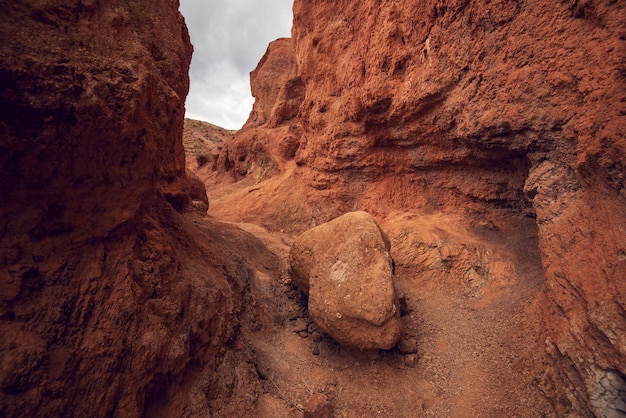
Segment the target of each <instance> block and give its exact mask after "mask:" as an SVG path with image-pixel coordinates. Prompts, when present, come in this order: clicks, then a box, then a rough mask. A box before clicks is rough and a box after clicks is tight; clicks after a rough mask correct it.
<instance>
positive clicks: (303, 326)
mask: <svg viewBox="0 0 626 418" xmlns="http://www.w3.org/2000/svg"><path fill="white" fill-rule="evenodd" d="M307 328H308V321H307V320H306V319H304V318H298V319H296V322H295V324H294V326H293V332H298V333H299V332H301V331H306V330H307Z"/></svg>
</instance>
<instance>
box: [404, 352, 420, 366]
mask: <svg viewBox="0 0 626 418" xmlns="http://www.w3.org/2000/svg"><path fill="white" fill-rule="evenodd" d="M416 364H417V354H407V355H406V356H404V365H405V366H407V367H415V365H416Z"/></svg>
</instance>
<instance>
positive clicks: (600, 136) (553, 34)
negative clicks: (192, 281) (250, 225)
mask: <svg viewBox="0 0 626 418" xmlns="http://www.w3.org/2000/svg"><path fill="white" fill-rule="evenodd" d="M292 34H293V41H292V42H293V45H294V50H295V53H294V61H295V64H292V63H290V64H285V65H280V66H278V67H279V68H278V69H275V67H276V66H277V64H280V63H282V62H288V61H289V60H288V59H286V58H285V57H284V52H283V54H282V55H280V58H279V55H278V54H277V53H276V50H277V47H276V46H274V47H270V48H269V49H268V55H266V57H264V59H263V60H262V61H261V63H260V64H259V68H258V69H257V70H255V72H254V73H253V74H252V91H253V93H254V94H255V96H256V98H257V104H256V105H255V106H256V107H255V110H254V111H253V114H252V115H251V119H250V120H249V122H248V124H247V125H246V126H245V127H244V129H242V131H241V132H240V133H238V134H237V136H236V137H235V140H234V141H233V143H232V144H230V145H229V146H227V147H225V151H224V152H223V155H222V157H221V160H220V161H219V163H220V164H221V165H220V164H218V166H216V167H217V168H218V169H226V170H227V171H231V172H232V171H233V169H234V168H236V167H239V168H240V170H239V171H238V172H237V173H238V176H239V177H238V178H240V177H241V176H243V177H246V176H247V177H248V178H252V177H254V176H252V174H254V173H256V174H258V173H259V170H258V166H259V162H260V161H268V160H270V161H272V162H273V164H274V166H276V167H279V168H280V169H281V172H282V173H284V174H283V176H282V177H281V178H282V180H281V182H280V183H276V182H274V183H271V186H267V191H268V193H267V194H265V195H263V193H262V192H259V194H258V195H257V193H256V192H253V191H254V190H256V189H250V193H248V194H247V196H244V197H243V198H242V199H243V201H244V202H245V203H246V204H247V205H248V207H249V208H250V215H249V217H250V218H252V217H253V216H259V215H258V214H259V213H262V215H261V218H262V219H264V220H265V221H264V222H265V224H266V225H267V226H269V227H273V228H285V227H290V226H291V227H293V226H294V225H296V227H295V228H296V229H298V228H299V229H300V230H301V229H303V228H305V227H306V226H308V225H309V223H310V222H311V221H312V222H313V224H314V223H315V222H317V221H324V220H327V219H329V218H331V217H332V216H336V215H338V214H340V213H342V212H345V211H348V210H354V209H357V208H360V209H367V210H369V211H370V212H374V213H386V212H388V211H392V210H406V209H425V210H441V209H446V208H461V209H462V210H464V211H465V212H466V213H468V214H469V215H472V214H473V215H474V216H476V217H478V218H481V217H489V214H490V213H495V212H498V213H504V214H506V216H509V217H512V218H515V217H521V216H530V217H534V218H536V223H537V226H538V234H539V247H540V251H541V254H542V264H543V268H544V275H545V282H544V285H543V293H542V295H541V296H540V298H539V299H538V300H537V301H536V302H537V306H538V312H537V313H536V315H537V316H538V317H542V318H543V326H544V331H545V332H544V337H545V348H546V350H547V352H548V353H549V354H550V356H551V362H550V364H547V365H546V366H545V367H546V372H547V373H546V377H548V378H547V379H543V382H544V390H545V392H546V394H547V395H548V397H550V398H551V399H552V400H554V402H555V407H556V408H557V410H558V411H559V413H561V414H565V413H571V412H572V411H575V412H576V413H579V414H582V415H587V414H589V415H591V414H596V415H598V416H601V415H602V414H607V413H610V411H612V410H614V409H615V408H618V407H619V405H620V404H619V402H620V401H619V400H620V399H623V397H624V394H625V393H626V382H625V376H626V339H625V337H624V336H625V335H626V320H625V318H626V316H625V308H626V282H625V281H624V277H626V188H625V186H624V164H625V161H626V82H625V78H626V45H625V40H626V35H625V34H626V7H624V4H623V3H622V2H602V1H593V0H592V1H577V0H575V1H564V2H549V1H542V0H532V1H525V2H517V1H509V0H498V1H491V2H486V3H476V2H468V1H451V2H442V1H435V0H430V1H421V2H409V1H402V0H397V1H390V0H389V1H387V0H385V1H366V2H357V1H343V2H325V1H300V0H296V1H295V4H294V27H293V32H292ZM281 43H282V44H284V45H285V46H284V47H283V51H286V49H287V47H288V46H287V44H288V41H287V40H283V41H281ZM294 66H295V68H294ZM266 71H273V72H274V73H275V74H278V76H277V77H276V80H277V84H275V85H274V86H273V87H272V86H267V85H266V83H267V82H268V81H267V80H269V79H271V77H268V76H263V77H261V76H260V75H262V74H264V72H266ZM285 74H289V76H288V77H287V80H288V81H287V82H286V83H284V82H283V80H285ZM279 91H281V92H283V93H281V94H282V95H283V97H284V96H285V93H284V92H285V91H287V92H289V93H291V94H290V97H291V98H292V103H291V104H290V105H289V106H287V107H288V108H289V109H293V108H294V104H293V100H297V101H299V103H300V105H299V110H298V112H297V114H295V112H294V111H292V110H290V111H289V112H287V114H288V116H286V117H283V118H276V117H274V118H273V117H272V116H271V115H272V112H274V111H275V110H276V109H277V108H280V106H279V105H278V104H279V103H280V102H281V100H280V98H279V96H280V95H279V94H278V93H277V92H279ZM287 95H288V94H287ZM260 124H262V126H259V125H260ZM271 129H273V130H274V132H276V134H272V133H271V132H270V130H271ZM287 132H289V135H287ZM261 135H263V136H262V138H264V139H263V140H259V138H260V137H261ZM268 138H269V139H268ZM281 144H282V145H281ZM289 144H292V146H293V149H294V150H296V151H295V152H291V153H283V154H280V153H278V152H276V151H273V150H275V149H277V148H278V147H279V146H283V147H287V145H289ZM233 155H236V156H237V158H233ZM257 155H262V156H263V157H262V159H261V158H260V157H256V156H257ZM291 156H293V160H292V161H290V158H291ZM243 162H245V167H244V166H243V164H242V163H243ZM294 162H295V163H294ZM254 163H256V166H255V165H254ZM255 179H256V180H255V181H258V180H259V177H258V175H257V176H256V177H255ZM258 187H261V191H263V190H264V189H263V187H264V186H263V185H262V184H261V186H258ZM261 195H263V196H264V197H263V196H261ZM288 196H289V197H288ZM260 208H264V211H260ZM216 210H218V209H216ZM494 211H495V212H494ZM538 373H539V372H538ZM542 373H543V372H542ZM539 377H540V376H539V375H538V378H539ZM612 408H613V409H612Z"/></svg>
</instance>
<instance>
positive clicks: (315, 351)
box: [311, 344, 320, 356]
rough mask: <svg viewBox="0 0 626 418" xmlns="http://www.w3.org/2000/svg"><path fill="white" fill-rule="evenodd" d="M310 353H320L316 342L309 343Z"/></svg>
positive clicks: (317, 354) (316, 354) (315, 354)
mask: <svg viewBox="0 0 626 418" xmlns="http://www.w3.org/2000/svg"><path fill="white" fill-rule="evenodd" d="M311 353H312V354H313V355H314V356H319V354H320V348H319V347H318V345H317V344H311Z"/></svg>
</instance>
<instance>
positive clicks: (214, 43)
mask: <svg viewBox="0 0 626 418" xmlns="http://www.w3.org/2000/svg"><path fill="white" fill-rule="evenodd" d="M292 4H293V0H208V1H207V0H180V11H181V12H182V14H183V16H185V21H186V22H187V27H188V28H189V34H190V35H191V43H192V44H193V47H194V52H193V58H192V60H191V69H190V70H189V77H190V78H191V87H190V91H189V95H188V96H187V102H186V109H187V112H186V117H188V118H192V119H200V120H204V121H207V122H211V123H213V124H215V125H218V126H222V127H224V128H228V129H239V128H241V126H242V125H243V123H244V122H245V121H246V120H247V119H248V115H249V114H250V110H252V103H253V102H254V99H253V98H252V96H251V94H250V74H249V73H250V71H252V70H254V68H255V67H256V65H257V63H258V62H259V60H260V59H261V57H262V56H263V54H264V53H265V50H266V49H267V44H268V43H269V42H270V41H273V40H274V39H277V38H281V37H289V36H291V22H292V12H291V6H292Z"/></svg>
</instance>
